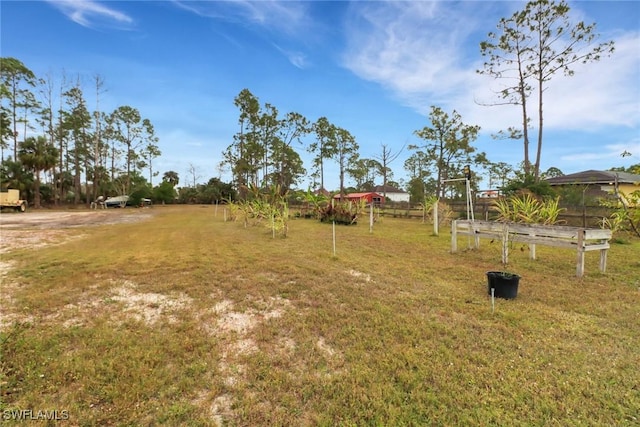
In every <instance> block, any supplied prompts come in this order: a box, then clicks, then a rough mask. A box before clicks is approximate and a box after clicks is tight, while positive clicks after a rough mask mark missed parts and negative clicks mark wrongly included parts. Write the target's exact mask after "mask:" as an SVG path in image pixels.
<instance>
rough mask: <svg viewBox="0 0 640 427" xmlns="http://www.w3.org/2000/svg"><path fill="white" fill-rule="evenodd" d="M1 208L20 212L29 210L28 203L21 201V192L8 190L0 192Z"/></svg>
mask: <svg viewBox="0 0 640 427" xmlns="http://www.w3.org/2000/svg"><path fill="white" fill-rule="evenodd" d="M0 208H1V209H4V208H11V209H15V210H16V211H18V212H25V211H26V210H27V201H26V200H21V199H20V190H7V191H2V192H0Z"/></svg>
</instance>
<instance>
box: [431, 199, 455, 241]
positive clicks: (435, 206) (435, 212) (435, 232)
mask: <svg viewBox="0 0 640 427" xmlns="http://www.w3.org/2000/svg"><path fill="white" fill-rule="evenodd" d="M432 216H433V235H434V236H437V235H438V201H437V200H436V201H435V202H433V215H432ZM451 229H452V230H453V229H455V227H453V224H452V228H451Z"/></svg>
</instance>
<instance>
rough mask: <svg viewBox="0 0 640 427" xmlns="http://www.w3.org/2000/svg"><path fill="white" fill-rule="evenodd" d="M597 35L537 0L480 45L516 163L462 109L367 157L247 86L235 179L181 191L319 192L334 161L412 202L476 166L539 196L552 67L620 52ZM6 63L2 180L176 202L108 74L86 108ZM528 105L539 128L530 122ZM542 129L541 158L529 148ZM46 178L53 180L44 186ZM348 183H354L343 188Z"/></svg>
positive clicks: (233, 163)
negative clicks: (112, 98)
mask: <svg viewBox="0 0 640 427" xmlns="http://www.w3.org/2000/svg"><path fill="white" fill-rule="evenodd" d="M597 37H598V35H597V34H596V33H595V24H589V25H587V24H585V23H584V22H578V23H574V22H571V21H570V19H569V6H568V5H567V4H566V2H564V1H560V2H555V1H550V0H533V1H530V2H528V3H527V4H526V5H525V6H524V7H523V8H522V9H521V10H519V11H517V12H515V13H514V14H513V15H512V16H511V17H508V18H502V19H500V21H499V22H498V24H497V26H496V30H495V31H491V32H489V33H488V35H487V40H485V41H482V42H480V45H479V48H480V54H481V56H482V57H484V58H485V62H484V64H483V67H482V69H480V70H477V72H478V73H480V74H485V75H489V76H491V77H493V78H494V79H495V81H496V82H497V83H498V84H500V87H501V90H500V91H498V100H497V101H496V102H494V103H490V104H488V105H500V104H510V105H513V106H515V107H516V108H518V109H519V110H520V111H521V113H522V121H521V123H520V124H519V125H514V126H509V127H507V129H506V130H505V131H501V132H499V133H498V134H497V135H494V137H495V138H508V139H512V140H520V141H521V143H522V146H523V161H522V163H521V164H520V165H517V166H512V165H509V164H506V163H503V162H491V161H490V160H489V159H488V158H487V155H486V153H484V152H478V151H477V149H476V148H475V147H474V146H473V143H474V141H475V140H476V139H477V137H478V134H479V132H480V127H479V126H477V125H473V124H467V123H464V122H463V119H462V117H461V116H460V114H459V113H458V112H457V111H455V110H453V111H451V112H447V111H444V110H443V109H442V108H441V107H438V106H435V105H434V106H431V109H430V113H429V116H428V119H429V124H428V125H426V126H424V127H423V128H422V129H418V130H415V131H414V132H413V133H414V135H415V136H416V137H418V138H419V140H420V142H419V143H416V144H411V145H408V146H403V147H402V148H400V149H399V150H398V151H395V152H393V151H392V150H391V149H390V148H389V144H388V143H382V144H381V147H380V151H378V154H377V155H374V156H372V157H370V158H362V157H360V154H359V149H360V143H359V142H358V141H356V138H355V137H354V135H353V134H352V133H351V132H350V131H349V130H347V129H345V128H343V127H341V126H339V125H337V124H334V123H332V122H331V121H330V119H329V118H327V117H325V116H323V117H320V118H318V119H317V120H315V121H314V122H312V121H310V120H309V119H308V118H306V117H304V116H303V115H302V114H300V113H297V112H288V113H286V114H281V113H280V112H279V111H278V109H277V108H276V106H274V105H272V104H270V103H264V104H261V103H260V101H259V99H258V97H256V96H255V95H254V94H252V93H251V91H250V90H249V89H243V90H242V91H241V92H240V93H239V94H238V95H237V96H236V98H235V99H234V104H235V106H236V107H237V108H238V110H239V117H238V130H237V132H236V133H235V135H233V139H232V142H231V144H230V145H229V146H228V147H227V148H226V149H225V150H224V151H223V160H222V162H221V166H223V167H225V168H227V170H228V171H230V174H231V177H232V182H231V183H229V184H227V183H224V182H222V181H220V180H219V179H215V180H213V181H212V180H210V181H209V182H208V183H207V184H206V185H204V186H198V185H196V183H195V182H194V183H193V186H192V187H187V188H188V189H184V190H181V192H180V193H179V194H178V195H179V197H180V199H181V200H185V201H194V200H196V201H197V200H208V198H209V196H211V195H212V194H218V196H217V197H223V196H222V195H223V194H224V195H225V196H224V197H227V198H231V197H239V198H241V199H242V198H246V197H247V196H248V195H250V194H254V193H255V191H254V190H255V189H257V188H258V189H259V188H278V191H279V192H281V194H285V193H287V192H288V191H290V190H291V189H293V188H295V187H296V186H298V185H300V183H301V182H302V179H303V178H306V177H309V178H311V180H312V186H313V187H314V188H316V189H325V182H326V179H325V178H326V177H325V173H326V170H327V165H328V163H329V162H333V163H334V164H335V165H336V166H337V171H338V172H337V176H335V177H332V178H333V179H336V178H337V181H338V182H339V189H338V191H339V193H340V194H344V193H345V192H347V191H348V190H358V191H368V190H370V189H372V188H373V186H374V183H375V182H376V180H377V179H380V180H381V181H382V183H383V185H385V187H386V185H388V184H391V185H394V186H396V187H399V188H400V187H404V188H405V189H406V190H407V191H408V192H409V193H410V194H411V197H412V199H413V201H414V202H420V201H422V200H424V198H425V197H426V196H427V195H436V196H438V197H449V198H456V197H460V196H461V195H463V194H464V193H465V189H464V184H463V183H460V182H451V183H447V180H450V179H452V178H457V177H461V176H463V168H465V166H467V165H471V167H472V169H473V172H474V173H473V174H472V186H473V188H474V189H477V188H478V187H477V186H478V183H479V181H480V179H481V177H485V178H487V180H488V186H489V187H490V188H496V187H501V188H507V187H509V186H511V187H513V186H516V187H519V188H522V187H527V188H529V189H531V190H532V191H534V192H540V191H541V190H540V189H541V187H544V182H543V181H542V179H543V178H545V177H547V176H555V175H558V174H562V172H561V171H560V170H558V169H557V168H550V169H549V170H548V171H546V172H543V171H541V170H540V164H541V153H542V143H543V123H544V121H543V116H544V114H543V113H544V111H543V105H544V103H543V96H544V93H545V89H546V88H547V87H548V86H549V85H550V82H551V80H552V79H553V77H554V76H555V75H556V74H558V73H562V74H564V75H572V74H573V69H572V68H571V67H572V66H573V65H575V64H578V63H589V62H593V61H598V60H600V59H601V57H603V56H605V55H609V54H611V53H612V52H613V42H605V43H601V44H597V45H596V44H594V40H595V39H596V38H597ZM0 65H1V67H0V68H1V69H0V71H1V82H0V83H1V86H0V98H1V100H2V107H1V109H0V137H1V138H0V144H1V145H0V150H1V153H0V154H1V159H2V167H1V168H0V179H1V180H2V185H3V187H7V186H10V187H12V188H18V189H20V190H22V191H24V192H26V193H27V194H31V195H33V201H34V204H35V205H36V206H39V205H40V201H41V196H43V197H45V198H46V200H47V201H50V202H52V203H54V204H58V203H62V202H72V203H81V202H86V203H88V202H89V201H90V200H91V199H95V198H96V197H97V196H98V195H101V194H132V193H136V194H138V195H139V196H142V195H146V196H145V197H147V196H148V195H150V194H153V195H154V196H155V197H156V198H158V199H161V200H165V199H166V200H170V199H175V197H176V193H175V190H174V189H175V187H176V186H177V184H178V181H179V180H178V176H177V174H176V173H175V172H173V171H168V172H166V173H165V175H163V180H162V183H160V184H159V185H158V186H157V187H155V188H154V187H153V178H154V176H157V174H158V172H157V171H155V170H154V169H153V162H154V160H155V159H157V158H158V157H159V156H160V155H161V151H160V149H159V146H158V142H159V141H158V137H157V136H156V135H155V132H154V127H153V125H152V123H151V121H150V120H149V119H147V118H143V117H142V116H141V114H140V112H139V111H138V110H137V109H136V108H134V107H131V106H126V105H125V106H120V107H118V108H116V109H115V110H113V111H111V112H105V111H102V110H101V108H100V99H101V94H102V93H103V92H104V80H103V78H102V77H101V76H99V75H96V76H94V78H93V79H92V84H91V90H93V91H95V105H94V106H93V108H92V111H90V107H89V106H88V105H87V101H86V99H85V96H84V92H83V89H84V88H83V86H82V85H81V83H80V79H79V78H77V79H75V80H73V79H68V78H66V76H63V78H62V79H61V81H58V82H56V81H54V79H53V78H52V77H51V76H47V77H45V78H38V77H36V76H35V75H34V73H33V72H32V71H31V70H29V69H28V68H27V67H26V66H25V65H24V64H23V63H22V62H20V61H19V60H18V59H15V58H2V59H1V64H0ZM532 105H534V106H535V111H536V112H537V117H538V123H537V127H534V126H532V123H531V122H532V120H531V114H530V111H531V109H532V108H531V106H532ZM535 132H537V136H535V156H531V155H530V145H532V143H531V141H532V140H533V139H534V137H533V134H534V133H535ZM36 134H37V136H28V137H26V135H36ZM405 148H406V149H407V150H409V151H410V153H411V154H410V155H409V156H408V158H407V160H406V161H405V162H404V165H403V167H404V170H405V171H406V173H407V177H408V180H407V182H406V183H404V184H405V185H401V183H399V182H396V181H394V177H393V171H392V163H393V161H394V160H396V159H397V157H398V156H399V155H400V153H401V152H402V151H403V150H404V149H405ZM302 150H305V151H306V152H307V153H309V154H310V155H311V164H310V165H309V166H310V168H309V171H307V169H306V168H305V165H304V162H303V161H302V157H301V152H302ZM532 157H533V158H534V159H535V160H533V161H532V160H531V159H532ZM147 176H148V180H147V179H146V177H147ZM43 178H44V180H45V182H46V183H47V184H46V185H45V187H44V188H43V187H42V186H41V182H42V181H43ZM347 179H351V181H352V183H353V184H354V185H353V186H351V187H349V186H347ZM194 181H195V180H194ZM200 187H202V188H200ZM154 193H155V194H154ZM216 200H217V199H216Z"/></svg>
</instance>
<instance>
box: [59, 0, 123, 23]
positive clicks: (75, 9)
mask: <svg viewBox="0 0 640 427" xmlns="http://www.w3.org/2000/svg"><path fill="white" fill-rule="evenodd" d="M46 1H47V2H49V3H51V4H52V5H53V6H55V7H56V8H58V9H59V10H60V11H61V12H62V13H64V14H65V15H66V16H67V17H68V18H69V19H71V20H72V21H73V22H75V23H77V24H79V25H82V26H83V27H87V28H94V27H96V26H98V25H104V24H107V25H113V24H118V25H127V26H128V25H131V24H133V23H134V21H133V18H131V17H130V16H129V15H127V14H125V13H123V12H120V11H118V10H116V9H112V8H110V7H107V6H106V5H104V4H101V3H98V2H96V1H93V0H46Z"/></svg>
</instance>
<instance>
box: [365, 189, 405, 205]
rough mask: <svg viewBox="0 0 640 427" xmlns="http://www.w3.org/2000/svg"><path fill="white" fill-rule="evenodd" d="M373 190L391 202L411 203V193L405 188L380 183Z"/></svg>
mask: <svg viewBox="0 0 640 427" xmlns="http://www.w3.org/2000/svg"><path fill="white" fill-rule="evenodd" d="M373 191H375V192H376V193H378V194H382V195H384V196H385V197H386V198H387V200H388V201H390V202H406V203H409V199H410V195H409V193H407V192H406V191H404V190H399V189H397V188H395V187H392V186H391V185H378V186H377V187H373Z"/></svg>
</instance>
